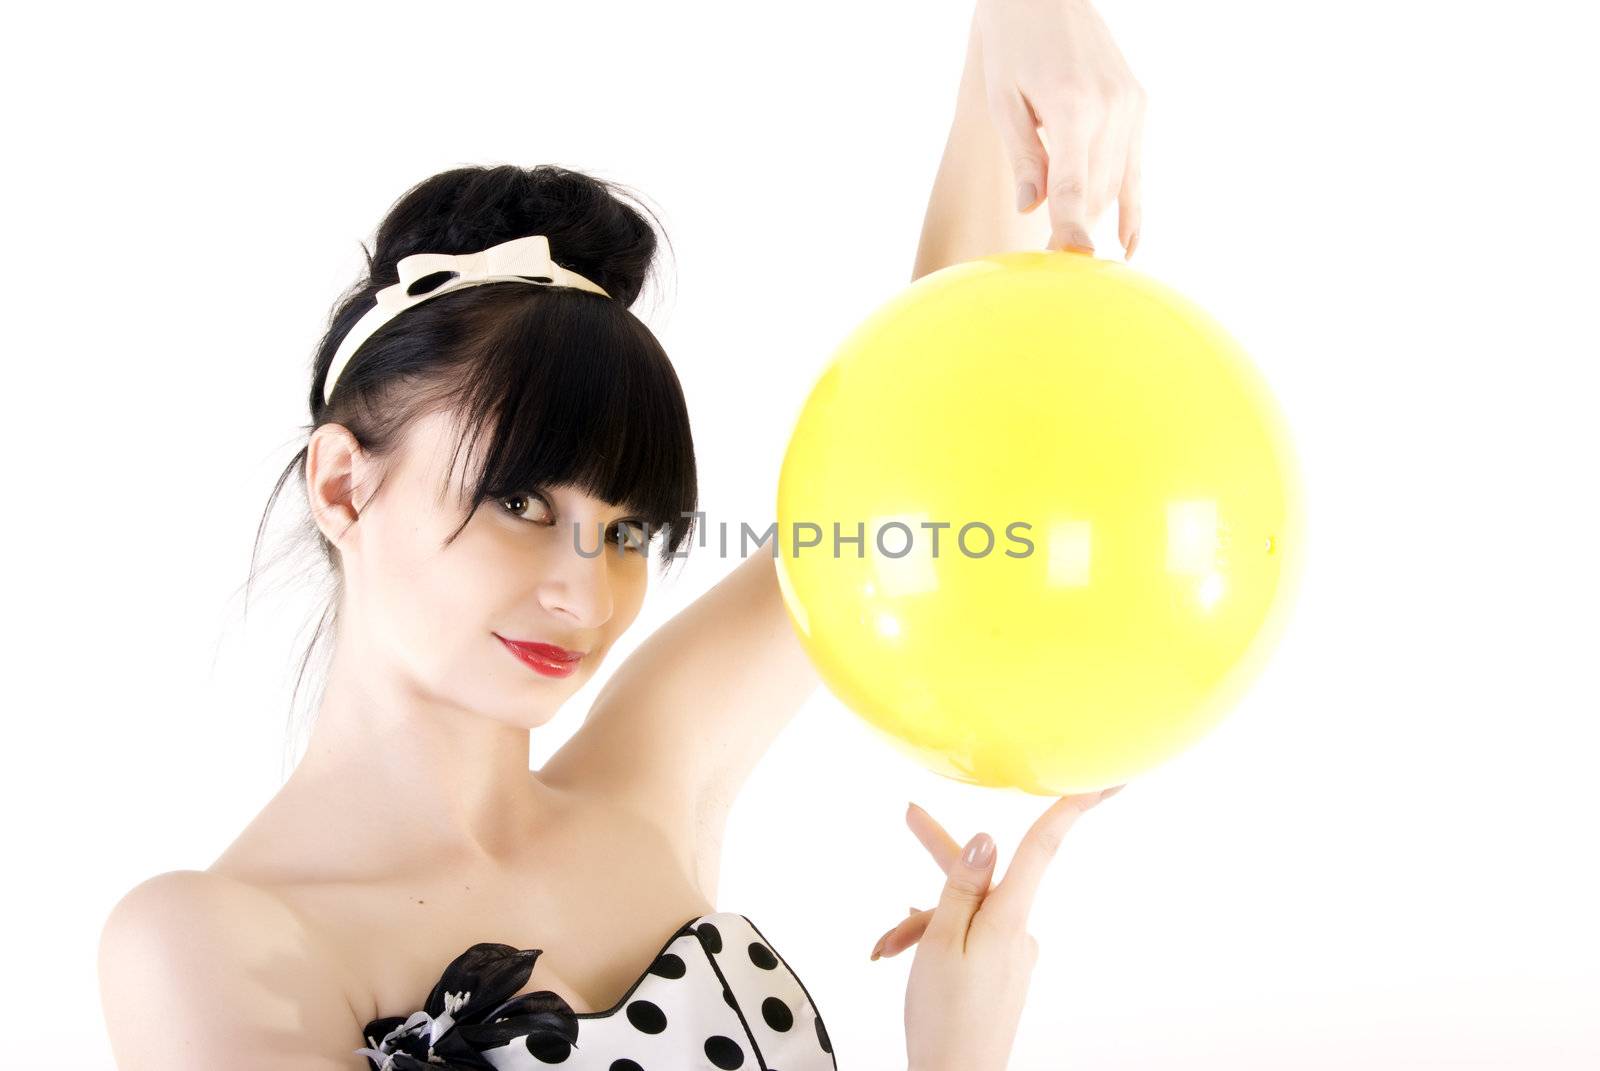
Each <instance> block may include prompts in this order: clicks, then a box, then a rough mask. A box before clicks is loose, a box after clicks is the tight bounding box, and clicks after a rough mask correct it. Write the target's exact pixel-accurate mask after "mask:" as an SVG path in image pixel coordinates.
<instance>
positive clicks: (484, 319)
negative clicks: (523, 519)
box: [414, 283, 698, 565]
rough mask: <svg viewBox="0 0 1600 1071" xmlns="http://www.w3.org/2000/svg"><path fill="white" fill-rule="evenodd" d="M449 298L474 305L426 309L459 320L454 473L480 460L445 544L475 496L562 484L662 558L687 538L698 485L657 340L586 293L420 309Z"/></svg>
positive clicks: (681, 410) (496, 287)
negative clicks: (464, 459)
mask: <svg viewBox="0 0 1600 1071" xmlns="http://www.w3.org/2000/svg"><path fill="white" fill-rule="evenodd" d="M469 295H470V296H469ZM453 299H463V301H462V302H461V303H462V304H465V305H469V306H470V308H469V309H464V310H460V311H457V310H452V309H450V308H448V307H443V308H438V309H434V310H432V311H433V312H435V313H436V314H439V315H441V316H444V317H448V316H451V315H462V314H463V313H464V314H465V315H464V320H465V325H466V328H467V330H466V332H465V336H466V337H464V338H463V339H461V342H462V343H463V345H462V346H461V347H460V351H458V352H460V353H461V357H462V358H464V360H463V361H462V362H461V365H459V366H458V372H459V378H458V379H456V385H457V389H456V390H452V391H450V394H451V395H452V396H453V397H451V399H450V404H451V405H452V407H453V408H455V409H456V412H457V420H458V422H459V425H460V427H461V429H462V430H461V438H460V439H459V440H458V441H457V444H456V451H455V454H453V455H452V459H451V466H452V471H453V469H454V464H455V459H456V457H457V456H459V455H460V454H461V453H462V452H463V451H464V452H465V453H466V454H467V456H468V458H469V460H470V461H479V459H481V463H478V464H469V465H468V468H467V471H468V472H469V473H472V474H473V475H472V476H471V477H469V482H468V484H467V485H466V486H465V487H464V488H463V490H464V492H465V498H466V501H463V502H462V503H461V505H462V506H463V508H464V509H465V511H466V519H465V520H463V521H462V524H461V527H460V528H457V529H456V531H455V532H454V533H452V535H451V537H450V538H451V539H452V540H453V539H454V538H455V536H456V535H459V534H460V533H461V531H462V529H464V528H465V527H466V524H467V522H468V521H470V519H471V516H472V513H473V511H474V510H475V509H476V508H477V507H478V506H479V505H481V504H482V503H484V502H485V501H493V500H498V499H501V498H506V497H509V496H511V495H514V494H518V493H522V492H528V491H535V490H538V489H541V488H547V487H557V486H567V487H573V488H575V489H577V490H580V491H582V492H583V493H585V494H588V495H591V496H593V497H595V498H598V499H600V500H602V501H604V502H606V503H608V504H610V505H612V506H614V507H616V508H618V509H621V510H624V511H626V512H627V513H628V514H629V515H630V516H632V517H635V518H637V519H638V520H639V521H640V522H642V523H644V524H647V525H649V533H650V536H651V539H652V540H654V539H655V538H656V536H657V535H658V533H660V534H663V538H662V545H661V548H660V561H661V562H662V564H663V565H665V564H666V563H667V562H669V561H670V560H671V559H672V558H673V556H674V555H675V554H676V553H677V552H678V550H679V549H680V548H681V547H683V546H684V545H685V544H686V543H687V542H688V541H689V539H690V536H691V535H692V533H693V530H694V518H693V516H691V514H693V512H694V511H695V509H696V508H697V506H698V488H697V477H696V470H695V460H694V443H693V441H692V438H691V436H690V431H689V414H688V407H687V405H686V404H685V401H684V396H683V389H682V386H681V385H680V383H679V382H678V376H677V373H676V371H675V370H674V369H673V367H672V363H671V361H670V360H669V359H668V357H667V354H666V352H665V351H664V350H663V349H662V348H661V344H660V343H659V342H658V341H657V339H656V337H655V335H654V334H653V333H651V331H650V330H649V328H647V327H646V326H645V325H644V324H643V323H642V322H641V321H639V320H638V319H637V318H636V317H635V316H634V315H633V314H632V313H630V312H628V311H626V310H625V309H621V308H619V307H618V305H617V303H616V302H615V301H613V300H610V299H607V298H603V297H600V296H598V295H594V294H589V293H585V292H583V291H574V290H565V289H556V288H551V289H546V288H543V287H530V286H525V285H523V284H520V283H504V284H492V283H491V284H484V285H481V286H477V287H470V288H466V289H463V290H461V291H458V292H456V293H453V294H446V295H443V296H441V297H439V298H437V299H435V300H434V301H431V302H428V303H427V305H439V306H445V305H446V303H447V302H451V301H452V300H453ZM424 307H426V306H422V307H419V308H418V309H417V310H414V311H415V312H420V311H421V310H422V308H424ZM596 538H597V539H602V538H605V537H604V536H603V535H600V536H597V537H596ZM584 545H585V546H588V545H590V544H589V543H588V542H587V541H586V542H585V543H584Z"/></svg>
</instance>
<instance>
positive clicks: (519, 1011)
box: [357, 911, 838, 1071]
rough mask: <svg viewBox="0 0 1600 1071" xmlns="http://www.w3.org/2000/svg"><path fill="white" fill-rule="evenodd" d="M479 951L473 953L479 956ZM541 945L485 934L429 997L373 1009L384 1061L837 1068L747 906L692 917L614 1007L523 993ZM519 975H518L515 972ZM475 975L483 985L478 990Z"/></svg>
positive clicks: (374, 1052) (621, 1068)
mask: <svg viewBox="0 0 1600 1071" xmlns="http://www.w3.org/2000/svg"><path fill="white" fill-rule="evenodd" d="M475 952H476V953H478V954H479V960H478V961H476V962H469V961H468V956H471V955H472V954H473V953H475ZM538 954H539V950H538V949H525V950H518V949H513V948H511V947H510V946H509V945H476V946H474V948H473V949H472V950H469V952H468V953H465V954H463V956H462V957H460V958H458V959H457V960H456V961H455V962H454V963H452V964H451V966H450V968H449V969H447V970H446V972H445V975H444V977H442V978H441V979H440V984H439V985H438V986H436V987H435V989H434V992H433V994H432V995H431V996H430V997H429V1000H428V1006H427V1007H426V1008H425V1009H424V1010H422V1011H419V1012H416V1013H414V1014H413V1015H411V1016H410V1017H409V1018H405V1019H402V1018H399V1017H393V1018H388V1019H381V1020H374V1021H373V1022H372V1023H369V1024H368V1026H367V1030H366V1035H367V1043H368V1046H369V1047H368V1048H365V1049H359V1050H357V1051H358V1052H359V1053H361V1054H362V1055H365V1056H366V1057H367V1058H368V1060H369V1062H370V1064H371V1066H372V1067H373V1068H374V1069H375V1071H422V1069H435V1071H436V1069H438V1068H440V1067H441V1066H442V1067H444V1068H450V1067H452V1066H456V1065H455V1064H454V1063H453V1062H452V1060H451V1056H452V1054H455V1055H457V1056H458V1058H459V1060H460V1063H459V1066H460V1067H462V1068H466V1067H482V1066H483V1063H482V1061H485V1060H487V1061H488V1063H489V1064H490V1065H491V1066H493V1067H494V1068H496V1069H498V1071H549V1069H552V1068H561V1069H564V1071H733V1069H740V1071H824V1069H826V1071H836V1069H837V1067H838V1065H837V1063H836V1062H835V1060H834V1057H833V1044H832V1042H831V1041H830V1040H829V1038H828V1031H827V1028H826V1027H825V1026H824V1025H823V1022H822V1018H821V1016H820V1015H819V1014H818V1012H817V1008H816V1006H815V1005H814V1004H813V1003H812V1001H811V997H810V994H808V993H807V992H806V989H805V986H804V985H802V984H801V982H800V979H799V978H798V977H797V976H796V975H795V974H794V972H793V971H791V970H790V969H789V965H788V964H787V963H786V962H784V960H783V957H782V956H781V955H779V954H778V951H777V950H776V949H775V948H773V947H772V944H771V943H770V942H769V941H767V939H766V938H765V937H763V936H762V934H761V931H759V930H758V929H756V927H755V924H754V923H752V922H751V921H750V920H749V919H747V918H746V917H745V916H743V915H740V914H736V913H734V912H731V911H722V912H717V913H714V914H710V915H702V916H700V917H699V918H696V919H691V920H690V921H689V922H686V923H684V925H683V926H682V927H680V928H679V929H678V931H677V932H676V933H675V934H673V935H672V937H670V938H669V939H668V940H667V943H666V944H665V945H663V946H662V948H661V950H660V951H659V952H658V953H657V954H656V957H655V959H654V961H653V962H652V963H651V964H650V966H649V967H648V968H647V969H646V970H645V972H644V973H643V974H642V975H640V977H639V979H638V980H637V981H635V982H634V984H633V985H632V987H630V989H629V990H628V992H627V994H626V995H625V996H623V998H622V999H621V1000H620V1001H618V1002H617V1004H616V1006H615V1007H612V1008H609V1009H607V1010H605V1011H601V1012H593V1013H589V1014H577V1013H575V1012H574V1011H573V1010H572V1008H571V1006H570V1005H568V1004H567V1003H566V1002H565V1001H564V1000H562V999H561V998H560V997H558V996H557V995H556V994H554V993H551V992H548V991H541V992H539V993H532V994H523V995H522V996H518V997H513V996H511V994H514V993H515V992H516V991H517V990H518V989H521V988H522V986H523V985H524V984H525V983H526V981H527V979H528V976H529V975H530V974H531V973H532V970H533V961H534V959H536V958H537V956H538ZM513 983H514V984H513ZM471 986H476V989H477V992H473V991H472V989H471V988H469V987H471Z"/></svg>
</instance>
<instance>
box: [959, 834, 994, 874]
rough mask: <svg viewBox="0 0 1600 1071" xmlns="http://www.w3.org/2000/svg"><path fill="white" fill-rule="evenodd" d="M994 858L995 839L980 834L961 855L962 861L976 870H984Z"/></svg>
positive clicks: (969, 842)
mask: <svg viewBox="0 0 1600 1071" xmlns="http://www.w3.org/2000/svg"><path fill="white" fill-rule="evenodd" d="M993 858H994V838H992V837H990V836H989V834H987V833H979V834H978V835H977V836H975V837H973V838H972V839H971V840H970V841H968V842H967V847H966V850H965V851H963V852H962V853H961V861H962V862H963V863H965V864H967V865H968V866H970V867H972V868H973V869H975V870H982V869H983V868H984V867H986V866H988V865H989V861H990V860H991V859H993Z"/></svg>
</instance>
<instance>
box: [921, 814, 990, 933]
mask: <svg viewBox="0 0 1600 1071" xmlns="http://www.w3.org/2000/svg"><path fill="white" fill-rule="evenodd" d="M994 856H995V851H994V838H993V837H991V836H989V834H987V833H979V834H978V835H977V836H975V837H973V838H972V839H971V840H970V841H968V842H967V846H966V848H965V849H963V850H962V852H961V857H960V858H959V859H957V860H956V861H955V863H954V864H953V865H952V866H951V867H950V871H949V873H948V875H947V876H946V878H945V883H944V891H943V892H942V893H940V894H939V903H938V906H937V907H935V908H934V910H933V917H932V918H931V919H929V920H928V930H927V934H926V936H925V938H924V939H925V940H934V941H946V942H949V943H951V944H954V945H955V946H956V947H958V948H959V947H961V946H963V945H965V943H966V940H967V928H968V927H970V926H971V925H972V916H973V915H975V914H977V912H978V907H979V906H980V905H981V904H982V903H983V898H984V897H985V896H986V895H988V892H989V880H990V879H991V878H992V877H993V876H994Z"/></svg>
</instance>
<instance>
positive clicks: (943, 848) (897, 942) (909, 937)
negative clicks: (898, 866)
mask: <svg viewBox="0 0 1600 1071" xmlns="http://www.w3.org/2000/svg"><path fill="white" fill-rule="evenodd" d="M1126 787H1127V786H1126V785H1117V786H1116V787H1114V788H1108V789H1105V790H1104V791H1102V792H1086V793H1083V794H1081V795H1077V796H1062V797H1060V798H1059V799H1058V800H1057V801H1056V802H1055V803H1052V804H1051V805H1050V808H1049V809H1048V810H1046V811H1045V813H1044V814H1042V815H1041V816H1040V817H1039V818H1037V819H1035V820H1034V823H1033V825H1032V826H1031V827H1029V829H1028V832H1027V834H1026V838H1034V839H1039V840H1043V841H1045V842H1046V843H1054V842H1055V841H1056V840H1057V839H1058V838H1060V837H1061V836H1062V835H1063V834H1064V833H1065V832H1066V831H1067V829H1069V828H1070V827H1071V825H1072V823H1073V822H1074V821H1075V820H1076V819H1077V816H1078V815H1080V814H1082V813H1083V812H1085V811H1087V810H1089V809H1090V808H1091V807H1093V806H1095V805H1096V804H1097V803H1099V802H1100V801H1101V800H1105V799H1110V798H1111V797H1112V796H1115V795H1116V794H1117V793H1118V792H1121V791H1122V790H1123V789H1124V788H1126ZM906 825H908V826H910V827H911V832H913V833H915V834H916V836H917V839H918V840H920V841H921V842H922V845H923V847H925V848H927V849H928V853H929V854H930V855H932V856H933V861H934V862H936V863H938V864H939V869H940V870H941V871H943V872H944V873H946V874H948V873H949V872H950V868H951V867H952V866H954V865H955V863H956V861H957V860H958V859H959V858H960V856H961V845H960V844H958V843H956V841H955V839H954V838H952V837H951V836H950V834H949V833H946V832H945V829H944V827H943V826H941V825H940V824H939V823H938V822H937V821H935V820H934V817H933V815H931V814H929V813H928V812H927V811H925V810H923V809H922V808H921V807H918V806H917V805H916V804H915V803H913V804H910V805H909V806H908V807H907V808H906ZM1008 873H1009V871H1008ZM1002 884H1004V882H1002ZM933 912H934V909H933V908H927V909H925V910H918V909H917V908H915V907H913V908H911V911H910V914H909V915H908V916H907V917H906V918H905V919H904V920H902V921H901V922H899V923H897V924H896V925H895V926H894V927H893V928H891V929H890V930H889V932H888V933H886V934H884V935H883V936H882V937H880V938H879V939H878V943H877V945H876V947H874V948H873V950H872V958H873V959H874V960H876V959H878V958H880V957H883V956H895V955H898V954H899V953H901V952H904V951H905V950H906V949H908V948H910V947H911V946H912V945H914V944H916V943H917V942H918V941H919V940H921V939H922V935H923V933H924V932H925V931H926V930H927V928H928V921H929V920H930V919H931V918H932V917H933Z"/></svg>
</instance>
